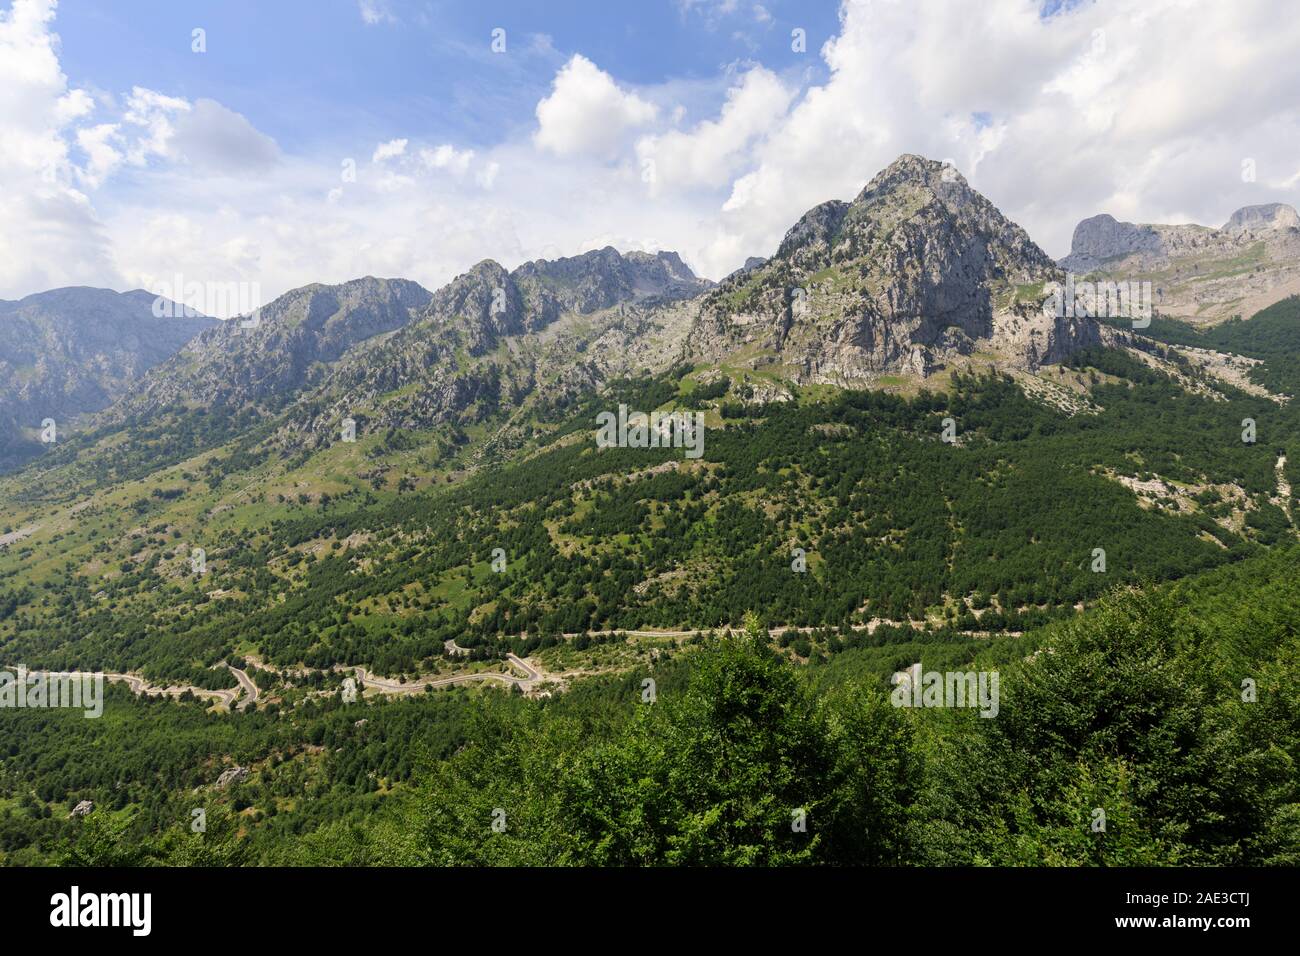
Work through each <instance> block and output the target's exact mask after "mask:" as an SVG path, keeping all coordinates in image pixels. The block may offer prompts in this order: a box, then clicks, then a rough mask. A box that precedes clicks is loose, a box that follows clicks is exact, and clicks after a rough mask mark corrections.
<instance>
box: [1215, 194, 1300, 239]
mask: <svg viewBox="0 0 1300 956" xmlns="http://www.w3.org/2000/svg"><path fill="white" fill-rule="evenodd" d="M1282 229H1300V215H1298V214H1297V213H1296V211H1295V209H1294V208H1293V207H1291V206H1288V205H1287V204H1286V203H1280V202H1273V203H1265V204H1264V205H1261V206H1243V207H1242V208H1241V209H1238V210H1237V211H1236V212H1234V213H1233V214H1232V215H1231V216H1229V217H1228V221H1227V222H1226V223H1224V224H1223V229H1222V230H1221V231H1222V232H1225V233H1227V234H1228V235H1230V236H1234V237H1241V236H1247V235H1264V234H1269V233H1274V232H1277V231H1279V230H1282Z"/></svg>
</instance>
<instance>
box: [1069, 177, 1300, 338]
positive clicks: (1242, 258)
mask: <svg viewBox="0 0 1300 956" xmlns="http://www.w3.org/2000/svg"><path fill="white" fill-rule="evenodd" d="M1061 267H1062V268H1064V269H1067V270H1069V271H1070V272H1073V273H1076V274H1079V275H1085V274H1090V273H1097V274H1100V275H1102V276H1105V277H1108V278H1112V279H1115V280H1117V281H1150V282H1151V283H1152V284H1153V292H1154V295H1155V300H1154V301H1155V307H1156V310H1157V311H1158V312H1159V313H1160V314H1161V315H1164V316H1167V317H1169V318H1175V319H1182V320H1184V321H1188V322H1192V323H1195V324H1200V325H1204V324H1213V323H1215V322H1220V321H1222V320H1224V319H1227V318H1230V317H1232V316H1234V315H1236V316H1240V317H1243V318H1249V317H1250V316H1252V315H1254V314H1255V313H1256V312H1258V311H1260V310H1261V309H1264V308H1266V307H1267V306H1269V305H1272V304H1273V303H1274V302H1277V301H1279V300H1281V299H1284V298H1286V297H1287V296H1289V295H1295V294H1297V293H1300V215H1298V214H1297V213H1296V211H1295V209H1293V208H1292V207H1290V206H1288V205H1286V204H1284V203H1268V204H1265V205H1259V206H1246V207H1243V208H1242V209H1238V210H1237V211H1236V212H1234V213H1233V214H1232V215H1231V216H1230V217H1229V218H1228V221H1227V222H1225V223H1224V224H1223V226H1221V227H1220V228H1218V229H1214V228H1210V227H1208V226H1198V225H1176V226H1171V225H1160V224H1148V223H1131V222H1119V221H1117V220H1116V219H1115V218H1114V217H1113V216H1110V215H1107V214H1104V213H1103V214H1101V215H1098V216H1093V217H1091V218H1089V219H1085V220H1083V221H1082V222H1080V223H1079V224H1078V226H1076V227H1075V230H1074V237H1073V240H1072V242H1071V248H1070V254H1069V255H1068V256H1066V257H1065V258H1063V259H1062V260H1061Z"/></svg>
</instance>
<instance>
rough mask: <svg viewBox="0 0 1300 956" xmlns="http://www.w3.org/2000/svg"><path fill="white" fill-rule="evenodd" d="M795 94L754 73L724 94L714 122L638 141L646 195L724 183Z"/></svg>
mask: <svg viewBox="0 0 1300 956" xmlns="http://www.w3.org/2000/svg"><path fill="white" fill-rule="evenodd" d="M795 92H796V91H795V90H794V89H793V88H790V87H787V86H786V85H785V84H784V83H782V82H781V80H780V78H778V77H777V75H776V74H775V73H772V72H771V71H769V70H765V69H763V68H762V67H755V68H754V69H752V70H750V71H749V72H748V73H746V74H745V76H744V77H743V79H742V80H741V82H740V83H739V84H738V85H736V86H733V87H732V88H731V89H730V90H728V91H727V100H726V103H724V104H723V107H722V112H721V114H720V115H719V117H718V118H717V119H716V120H705V121H703V122H701V123H699V124H697V125H696V126H695V127H694V128H693V129H691V130H690V131H689V132H680V131H678V130H670V131H668V132H666V133H663V134H661V135H652V136H646V137H643V138H642V139H641V140H640V141H639V142H638V143H637V146H636V152H637V156H638V158H639V159H640V161H641V162H640V166H641V169H642V170H643V171H645V173H646V176H645V178H646V181H647V182H649V183H650V184H651V186H652V187H653V188H652V191H653V192H658V191H659V190H661V189H681V188H691V187H696V186H713V187H720V186H723V185H726V184H727V183H729V182H730V181H731V179H732V177H733V175H734V174H735V172H736V170H737V169H738V168H740V167H742V166H744V165H745V164H746V162H747V160H748V152H749V147H750V146H751V145H752V143H753V141H754V138H755V137H757V136H760V135H763V134H765V133H768V132H770V131H771V130H772V128H773V127H774V126H775V125H776V124H777V122H778V121H780V120H781V119H782V118H783V117H784V116H785V114H786V111H787V110H788V109H789V106H790V101H791V100H792V99H793V97H794V95H795Z"/></svg>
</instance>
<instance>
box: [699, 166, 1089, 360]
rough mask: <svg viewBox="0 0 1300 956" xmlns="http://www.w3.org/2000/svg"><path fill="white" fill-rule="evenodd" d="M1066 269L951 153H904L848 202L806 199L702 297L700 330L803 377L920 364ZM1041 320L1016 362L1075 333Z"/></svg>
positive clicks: (978, 334)
mask: <svg viewBox="0 0 1300 956" xmlns="http://www.w3.org/2000/svg"><path fill="white" fill-rule="evenodd" d="M1058 274H1059V270H1058V269H1057V267H1056V265H1055V263H1054V262H1052V260H1051V258H1050V257H1049V256H1048V255H1047V254H1046V253H1045V252H1043V250H1042V249H1040V248H1039V247H1038V246H1037V245H1036V244H1035V243H1034V242H1033V240H1031V239H1030V238H1029V236H1028V234H1027V233H1026V232H1025V231H1024V230H1023V229H1021V228H1020V227H1019V226H1018V225H1016V224H1015V223H1013V222H1011V221H1010V220H1009V219H1007V218H1006V217H1005V216H1003V215H1002V213H1001V212H999V211H998V209H997V208H996V207H995V206H994V205H993V204H992V203H991V202H989V201H988V200H987V199H986V198H985V197H984V196H982V195H980V194H979V193H978V192H976V191H975V190H974V189H972V188H971V187H970V185H969V184H968V183H967V181H966V180H965V178H964V177H962V175H961V174H960V173H959V172H957V170H956V169H954V168H953V167H952V166H951V165H949V164H945V163H941V162H936V161H934V160H930V159H926V158H924V157H921V156H916V155H911V154H907V155H904V156H901V157H899V158H898V159H897V160H895V161H894V162H893V163H891V164H890V165H889V166H887V167H886V168H885V169H883V170H881V171H880V172H879V173H877V174H876V175H875V176H874V177H872V179H871V181H870V182H869V183H868V184H867V186H866V187H865V188H864V189H863V190H862V191H861V192H860V193H859V194H858V195H857V197H855V198H854V199H853V201H852V202H847V203H846V202H843V201H841V200H830V201H828V202H824V203H821V204H820V205H817V206H815V207H813V208H812V209H810V210H808V212H806V213H805V214H804V215H803V216H801V217H800V219H799V221H798V222H796V223H795V225H794V226H793V227H792V228H791V229H790V231H789V232H787V233H786V235H785V238H784V239H783V240H782V242H781V245H780V247H779V249H778V250H777V254H776V255H775V256H773V257H772V259H770V260H769V261H767V262H766V263H763V264H762V265H759V266H756V267H755V268H753V269H749V270H740V271H738V272H736V273H733V274H732V275H731V276H728V278H727V279H726V280H725V281H724V282H723V283H722V285H721V286H720V287H719V288H718V289H717V290H716V291H714V292H713V293H711V294H710V295H709V296H708V297H707V299H706V300H705V304H704V313H705V316H704V319H703V320H702V321H701V323H700V325H699V327H698V328H697V330H696V333H695V334H694V336H693V341H694V343H695V344H697V346H698V347H699V348H701V350H703V351H704V352H705V353H706V354H716V353H722V352H728V351H731V352H734V351H737V350H739V349H745V350H747V351H750V352H766V353H776V360H777V362H778V363H779V364H783V365H785V366H787V367H792V369H791V375H792V377H794V378H795V379H797V380H805V381H814V382H830V383H843V382H849V381H867V380H870V379H871V378H872V377H873V376H877V375H879V374H882V373H884V372H888V371H895V370H901V371H908V372H916V373H919V374H923V375H924V374H928V372H929V371H930V370H931V369H932V368H935V367H938V366H940V365H941V364H943V363H944V362H945V361H946V360H947V359H949V358H953V357H955V356H960V355H969V354H971V353H972V352H973V351H974V343H975V342H977V341H979V340H992V339H993V338H994V337H995V331H996V330H995V328H994V314H995V311H997V310H996V308H995V305H996V303H997V302H999V301H1007V302H1009V301H1011V300H1012V299H1014V298H1015V296H1014V290H1015V289H1016V288H1018V287H1022V286H1032V285H1034V284H1035V283H1041V282H1043V281H1046V280H1047V279H1050V278H1054V277H1056V276H1057V275H1058ZM1041 333H1042V334H1041V336H1040V340H1036V341H1034V342H1030V341H1029V338H1030V337H1029V336H1028V333H1026V334H1025V335H1023V336H1022V338H1023V339H1024V341H1023V342H1018V343H1017V344H1016V345H1015V346H1014V348H1016V349H1020V350H1021V351H1022V352H1023V353H1024V354H1020V355H1019V357H1018V358H1015V357H1013V359H1012V361H1013V362H1020V363H1021V364H1026V365H1033V364H1036V363H1038V362H1041V361H1048V360H1050V359H1049V357H1050V356H1053V355H1057V354H1060V353H1061V352H1062V351H1063V350H1068V347H1069V343H1068V342H1066V341H1065V339H1066V338H1070V337H1071V336H1073V334H1074V332H1073V331H1072V330H1064V331H1063V330H1060V329H1043V330H1041ZM1063 335H1064V336H1065V338H1062V336H1063ZM1085 337H1086V335H1085ZM1071 341H1072V339H1071ZM1022 346H1023V348H1022Z"/></svg>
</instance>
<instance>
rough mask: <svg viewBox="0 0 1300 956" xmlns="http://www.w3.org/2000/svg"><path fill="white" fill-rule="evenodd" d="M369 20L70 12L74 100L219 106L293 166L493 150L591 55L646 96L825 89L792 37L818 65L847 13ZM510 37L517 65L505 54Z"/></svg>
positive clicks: (420, 12) (317, 12) (481, 5)
mask: <svg viewBox="0 0 1300 956" xmlns="http://www.w3.org/2000/svg"><path fill="white" fill-rule="evenodd" d="M364 6H365V7H366V8H367V9H369V10H372V11H374V13H373V14H372V17H375V18H376V22H374V23H371V24H367V23H366V22H365V20H364V19H363V15H362V7H363V5H362V4H360V3H358V0H310V2H300V0H299V2H293V0H289V2H285V0H277V2H268V0H221V2H200V3H184V2H176V3H168V2H159V0H114V2H113V3H103V2H95V0H65V2H64V3H63V4H61V6H60V8H59V17H58V32H59V36H60V37H61V38H62V56H61V59H62V63H63V68H64V72H65V73H66V74H67V75H68V79H69V82H70V84H71V85H73V86H93V85H98V86H101V87H104V88H106V89H109V90H126V89H130V88H131V87H133V86H143V87H147V88H150V89H155V90H164V91H166V92H168V93H169V94H170V95H174V96H182V97H185V98H187V99H191V100H192V99H197V98H199V97H208V98H211V99H214V100H217V101H219V102H221V103H222V104H224V105H225V106H227V107H229V108H231V109H233V110H235V111H237V112H239V113H241V114H243V115H244V116H246V117H247V118H248V119H249V120H250V122H252V124H253V125H254V126H256V127H257V128H258V129H259V130H262V131H263V132H265V133H267V134H269V135H271V136H272V137H274V138H275V139H276V140H277V141H278V142H279V143H280V145H281V146H282V147H283V148H284V149H286V150H290V151H293V150H312V149H317V148H322V147H326V146H329V147H340V146H342V145H345V144H346V141H348V140H349V139H352V138H357V139H359V140H360V141H363V142H365V143H370V142H371V141H372V140H375V139H376V138H379V139H388V138H391V137H395V136H412V135H415V136H424V137H428V138H440V139H448V140H455V141H457V142H458V143H460V144H462V145H469V146H474V147H478V148H482V147H484V146H490V145H494V144H495V143H496V142H498V141H500V140H501V139H503V138H505V137H507V136H508V135H509V134H510V133H511V132H513V131H515V130H517V129H518V128H519V127H521V126H527V125H530V124H531V123H532V122H533V120H534V116H533V111H534V109H535V107H536V105H537V101H538V100H539V99H540V98H541V97H542V96H544V95H545V94H546V91H547V89H548V88H549V86H550V84H551V82H552V80H553V79H554V76H555V72H556V70H558V69H559V68H560V67H561V66H562V65H563V64H564V62H565V61H566V60H567V59H568V58H569V57H570V56H571V55H573V54H575V53H581V54H582V55H584V56H586V57H587V58H588V59H590V60H592V61H593V62H595V63H598V64H601V65H602V66H603V67H604V68H605V69H609V70H612V71H614V72H615V74H616V75H617V77H618V80H619V81H620V82H621V83H624V84H627V85H629V86H633V87H636V86H650V85H657V84H662V83H667V82H670V81H674V80H691V79H694V80H702V81H708V80H711V79H713V78H715V77H717V76H718V75H719V74H720V73H721V72H722V71H724V70H725V69H727V68H728V66H730V65H733V64H737V63H744V62H747V61H754V62H759V63H762V64H764V65H765V66H767V67H769V68H770V69H772V70H775V71H777V72H781V71H785V70H802V69H805V68H810V69H811V71H812V73H813V75H819V76H822V77H824V75H825V69H824V67H823V66H822V65H821V64H820V63H819V62H818V61H816V60H815V59H814V60H813V61H812V62H811V63H810V62H809V58H808V57H807V56H800V55H798V54H795V53H793V52H792V51H791V49H790V31H791V29H793V28H795V27H801V28H803V29H804V30H805V31H807V35H808V45H809V47H810V48H811V49H813V50H814V51H815V50H816V49H817V48H818V47H819V46H820V45H821V44H822V43H823V42H825V41H826V40H827V39H829V38H831V37H832V36H834V35H835V33H836V32H837V31H838V26H839V17H838V3H835V2H825V0H822V2H816V0H804V2H793V3H792V2H783V0H765V2H764V3H763V4H761V5H759V4H754V3H744V4H741V3H737V4H736V5H735V7H734V9H731V10H729V11H726V10H722V9H720V5H718V4H712V3H710V4H692V5H683V4H681V3H678V2H675V0H652V2H640V3H636V2H611V0H603V2H602V0H596V2H592V0H567V2H566V0H548V2H545V3H538V2H536V0H534V2H531V3H526V2H518V0H516V2H493V0H485V2H473V3H467V2H464V0H461V2H426V0H405V2H403V0H389V2H386V3H379V2H378V0H374V2H372V3H368V4H365V5H364ZM721 6H725V5H721ZM759 6H761V8H762V10H763V13H765V14H766V15H767V17H768V19H760V17H761V16H762V14H756V13H755V8H756V7H759ZM195 27H201V28H203V29H204V30H205V31H206V35H207V44H208V52H207V53H206V54H205V55H202V56H196V55H194V54H193V53H192V52H191V49H190V47H191V31H192V30H193V29H194V28H195ZM497 28H501V29H504V30H505V31H506V45H507V51H508V53H509V55H507V56H494V55H493V54H492V53H491V52H490V42H491V36H492V31H493V30H494V29H497ZM125 51H130V53H129V55H123V54H124V52H125ZM722 93H723V91H722V90H721V89H719V90H717V95H716V96H715V97H713V99H714V102H712V103H710V104H709V105H710V106H713V107H715V108H716V105H717V102H716V101H718V100H720V99H721V97H722Z"/></svg>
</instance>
